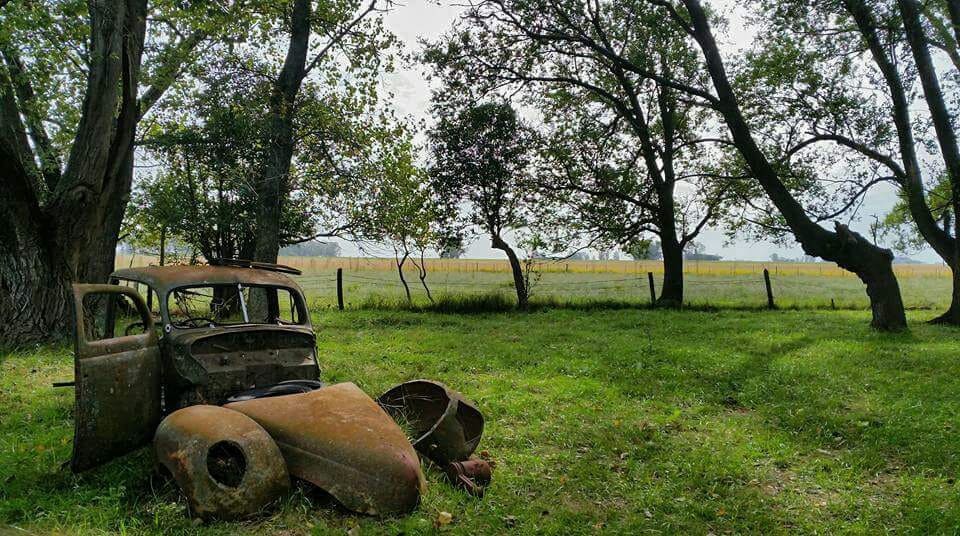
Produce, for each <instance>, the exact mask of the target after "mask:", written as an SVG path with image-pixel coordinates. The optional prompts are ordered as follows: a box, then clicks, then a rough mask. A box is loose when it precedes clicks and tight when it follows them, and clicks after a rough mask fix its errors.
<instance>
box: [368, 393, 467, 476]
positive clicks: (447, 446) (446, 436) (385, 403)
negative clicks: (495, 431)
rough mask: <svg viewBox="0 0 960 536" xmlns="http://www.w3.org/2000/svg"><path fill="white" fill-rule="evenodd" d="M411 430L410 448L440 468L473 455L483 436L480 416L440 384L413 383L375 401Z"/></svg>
mask: <svg viewBox="0 0 960 536" xmlns="http://www.w3.org/2000/svg"><path fill="white" fill-rule="evenodd" d="M377 403H378V404H380V406H381V407H383V409H384V410H385V411H386V412H387V413H389V414H390V416H391V417H393V418H394V419H395V420H397V421H398V422H401V423H405V424H406V425H407V426H408V427H409V428H410V430H411V433H412V437H413V446H414V448H416V449H417V450H418V451H420V452H421V453H422V454H423V455H424V456H427V457H428V458H430V459H431V460H433V461H434V462H436V463H437V464H439V465H440V466H441V467H445V466H446V465H447V464H449V463H451V462H455V461H463V460H466V459H468V458H469V457H470V455H471V454H473V451H474V450H476V449H477V445H478V444H479V443H480V437H481V436H482V435H483V414H481V413H480V411H479V410H478V409H477V408H476V407H475V406H474V405H473V404H472V403H470V402H469V401H468V400H467V399H465V398H464V397H463V395H461V394H460V393H458V392H456V391H454V390H452V389H450V388H448V387H447V386H445V385H443V384H442V383H440V382H435V381H431V380H413V381H409V382H406V383H402V384H400V385H398V386H396V387H393V388H392V389H390V390H388V391H387V392H386V393H384V394H382V395H380V397H379V398H378V399H377Z"/></svg>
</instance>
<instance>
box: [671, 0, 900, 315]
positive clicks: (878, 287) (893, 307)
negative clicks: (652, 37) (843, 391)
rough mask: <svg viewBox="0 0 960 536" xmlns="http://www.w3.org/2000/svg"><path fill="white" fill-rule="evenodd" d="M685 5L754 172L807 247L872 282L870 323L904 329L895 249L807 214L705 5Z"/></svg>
mask: <svg viewBox="0 0 960 536" xmlns="http://www.w3.org/2000/svg"><path fill="white" fill-rule="evenodd" d="M683 4H684V6H686V8H687V12H688V13H689V14H690V17H691V24H692V26H691V28H690V29H691V31H692V34H693V37H694V39H696V41H697V43H698V44H699V46H700V49H701V51H702V52H703V55H704V59H705V61H706V65H707V70H708V72H709V75H710V78H711V80H712V81H713V85H714V88H715V89H716V92H717V98H718V102H717V109H718V111H719V112H720V114H721V115H722V116H723V119H724V122H725V123H726V124H727V128H728V129H729V130H730V134H731V136H732V137H733V141H734V144H735V145H736V147H737V149H738V150H739V152H740V153H741V155H742V156H743V158H744V160H745V162H746V163H747V165H748V166H749V168H750V171H751V173H752V174H753V176H754V177H755V178H756V180H757V181H758V182H759V183H760V185H761V187H763V189H764V191H765V192H766V194H767V196H768V197H769V198H770V200H771V201H772V202H773V204H774V205H775V206H776V207H777V209H778V210H779V211H780V213H781V214H782V215H783V217H784V219H785V220H786V222H787V225H788V226H789V227H790V230H791V231H792V232H793V234H794V236H795V237H796V239H797V241H798V242H799V243H800V245H801V246H802V247H803V250H804V252H806V253H807V254H808V255H813V256H816V257H821V258H823V259H826V260H829V261H833V262H835V263H837V264H838V265H839V266H840V267H841V268H844V269H846V270H849V271H851V272H853V273H855V274H857V276H858V277H859V278H860V280H861V281H863V282H864V283H865V284H866V286H867V295H868V296H869V298H870V306H871V310H872V312H873V320H872V322H871V325H872V326H873V327H874V328H876V329H878V330H884V331H900V330H903V329H905V328H906V325H907V320H906V314H905V312H904V308H903V300H902V298H901V295H900V287H899V285H898V283H897V279H896V276H895V275H894V273H893V253H892V252H891V251H890V250H888V249H883V248H880V247H877V246H875V245H874V244H872V243H870V242H869V241H868V240H867V239H865V238H864V237H863V236H861V235H859V234H858V233H855V232H853V231H851V230H850V229H848V228H847V227H846V226H843V225H841V224H839V223H838V224H836V226H835V227H836V230H835V232H830V231H828V230H826V229H824V228H823V227H821V226H820V225H818V224H817V223H816V222H814V221H812V220H811V219H810V218H809V217H808V216H807V214H806V212H805V211H804V209H803V207H802V206H801V205H800V203H799V202H798V201H797V200H796V198H794V197H793V195H792V194H791V193H790V191H789V190H788V189H787V187H786V186H785V185H784V183H783V182H782V181H781V180H780V177H779V175H778V174H777V171H776V170H775V169H774V167H773V165H772V164H771V163H770V162H769V161H768V160H767V158H766V156H765V155H764V154H763V152H762V150H761V149H760V147H759V146H758V145H757V143H756V141H755V140H754V138H753V134H752V132H751V129H750V126H749V124H748V123H747V121H746V119H745V118H744V116H743V113H742V111H741V109H740V105H739V102H738V100H737V97H736V94H735V92H734V90H733V87H732V86H731V84H730V81H729V79H728V78H727V72H726V68H725V67H724V65H723V60H722V58H721V56H720V50H719V48H718V46H717V43H716V40H715V39H714V37H713V33H712V30H711V29H710V24H709V22H708V19H707V14H706V12H705V11H704V9H703V6H702V5H701V3H700V1H699V0H683Z"/></svg>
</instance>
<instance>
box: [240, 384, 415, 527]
mask: <svg viewBox="0 0 960 536" xmlns="http://www.w3.org/2000/svg"><path fill="white" fill-rule="evenodd" d="M225 407H227V408H230V409H232V410H236V411H238V412H241V413H244V414H246V415H248V416H249V417H250V418H252V419H253V420H255V421H257V423H259V424H260V425H261V426H262V427H263V428H264V429H265V430H267V432H269V433H270V435H271V436H272V437H273V439H274V440H275V441H276V442H277V444H278V445H279V446H280V451H281V452H282V453H283V456H284V458H285V460H286V462H287V467H288V468H289V470H290V474H291V475H292V476H295V477H298V478H301V479H303V480H306V481H308V482H310V483H312V484H314V485H316V486H317V487H319V488H321V489H323V490H324V491H326V492H327V493H329V494H330V495H332V496H333V497H334V498H335V499H337V500H338V501H339V502H340V503H341V504H343V506H345V507H346V508H348V509H350V510H353V511H356V512H361V513H365V514H371V515H392V514H400V513H405V512H409V511H410V510H412V509H414V508H415V507H416V506H417V504H418V502H419V500H420V494H421V493H422V492H423V491H424V490H425V487H426V483H425V480H424V477H423V472H422V471H421V469H420V460H419V458H418V457H417V454H416V452H415V451H414V449H413V447H412V446H411V445H410V442H409V440H408V439H407V437H406V436H405V435H404V433H403V430H401V429H400V427H399V426H398V425H397V423H395V422H394V421H393V420H392V419H391V418H390V417H389V416H388V415H387V414H386V413H384V411H383V410H382V409H381V408H380V407H379V406H378V405H377V403H376V402H374V400H373V399H371V398H370V397H369V396H367V395H366V394H365V393H364V392H363V391H361V390H360V389H359V388H358V387H357V386H356V385H354V384H352V383H341V384H337V385H331V386H328V387H323V388H321V389H317V390H316V391H312V392H310V393H304V394H294V395H287V396H278V397H271V398H261V399H255V400H246V401H242V402H234V403H232V404H228V405H227V406H225Z"/></svg>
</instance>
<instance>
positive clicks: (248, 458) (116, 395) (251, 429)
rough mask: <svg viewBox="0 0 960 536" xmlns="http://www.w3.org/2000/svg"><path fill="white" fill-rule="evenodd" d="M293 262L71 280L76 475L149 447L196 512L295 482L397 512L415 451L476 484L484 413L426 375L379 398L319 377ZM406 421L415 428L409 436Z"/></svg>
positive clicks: (231, 509) (410, 504)
mask: <svg viewBox="0 0 960 536" xmlns="http://www.w3.org/2000/svg"><path fill="white" fill-rule="evenodd" d="M297 273H298V272H297V271H296V270H294V269H292V268H288V267H284V266H281V265H265V264H259V263H251V262H247V261H218V262H214V263H211V264H210V265H205V266H163V267H160V266H150V267H144V268H129V269H122V270H117V271H115V272H114V273H113V274H111V276H110V281H109V283H108V284H102V285H87V284H83V285H81V284H78V285H75V286H74V307H75V312H76V314H75V315H74V317H75V319H76V326H75V329H76V337H75V354H76V358H75V379H74V385H75V388H76V407H75V433H74V443H73V456H72V459H71V462H70V465H71V468H72V469H73V470H74V471H75V472H80V471H84V470H87V469H90V468H93V467H96V466H99V465H101V464H103V463H106V462H108V461H110V460H112V459H114V458H116V457H118V456H121V455H123V454H126V453H128V452H130V451H133V450H135V449H137V448H139V447H141V446H143V445H146V444H148V443H150V442H151V441H152V442H153V444H154V449H155V452H156V456H157V462H158V466H160V467H162V468H163V469H165V470H166V471H167V472H169V474H170V475H171V476H172V477H173V479H174V480H175V481H176V483H177V485H178V487H179V488H180V489H181V490H182V492H183V494H184V495H185V497H186V500H187V504H188V507H189V512H190V514H191V515H193V516H196V517H199V518H205V519H211V518H214V519H234V518H241V517H245V516H249V515H251V514H254V513H256V512H258V511H260V510H261V509H263V508H264V507H265V506H267V505H268V504H270V503H271V502H273V501H274V500H275V499H276V498H278V497H279V496H280V495H282V494H283V493H284V492H285V491H286V490H287V489H289V488H290V485H291V478H296V479H298V480H300V481H304V482H307V483H310V484H312V485H315V486H317V487H319V488H320V489H322V490H324V491H325V492H327V493H328V494H330V495H331V496H332V497H333V498H335V499H336V500H337V501H338V502H339V503H340V504H342V505H343V506H344V507H346V508H348V509H350V510H353V511H356V512H361V513H366V514H371V515H395V514H400V513H403V512H408V511H410V510H412V509H413V508H415V507H416V505H417V504H418V502H419V498H420V496H421V494H422V493H423V490H424V489H425V485H426V481H425V478H424V473H423V471H422V468H421V461H420V458H419V457H418V454H417V453H418V452H419V453H420V454H421V455H423V456H424V457H425V458H427V459H428V460H430V463H433V464H435V465H436V466H437V467H438V468H439V469H440V470H441V471H443V473H444V474H446V475H447V477H448V479H449V480H450V482H451V483H453V484H454V485H456V486H458V487H461V488H463V489H464V490H466V491H467V492H469V493H472V494H474V495H480V494H482V492H483V489H484V486H485V485H486V484H487V483H489V480H490V465H489V464H488V463H487V462H486V461H484V460H480V459H476V458H472V457H471V455H472V454H473V452H474V451H475V449H476V448H477V444H478V443H479V441H480V437H481V434H482V432H483V416H482V415H481V414H480V412H479V411H478V410H477V409H476V407H474V406H473V405H472V404H471V403H470V402H468V401H467V400H466V399H465V398H463V396H462V395H460V394H459V393H456V392H455V391H452V390H450V389H448V388H447V387H446V386H444V385H442V384H440V383H436V382H432V381H426V380H416V381H412V382H407V383H404V384H401V385H398V386H397V387H394V388H392V389H390V390H388V391H387V392H386V393H385V394H384V395H383V396H381V397H380V398H379V399H378V400H374V399H372V398H371V397H370V396H368V395H367V394H365V393H364V392H363V391H361V390H360V389H359V388H358V387H357V386H356V385H354V384H352V383H340V384H336V385H324V384H323V383H321V382H320V368H319V363H318V359H317V347H316V338H315V335H314V332H313V328H312V326H311V324H310V316H309V314H308V311H307V304H306V301H305V299H304V295H303V292H302V290H301V289H300V287H299V286H298V285H297V283H296V282H295V281H294V280H293V279H292V278H291V277H289V275H288V274H297ZM398 423H402V424H403V425H404V426H405V427H407V428H408V431H409V433H410V434H411V435H412V438H408V437H407V435H406V433H405V431H404V429H403V428H401V426H400V424H398Z"/></svg>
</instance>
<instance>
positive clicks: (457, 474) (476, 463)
mask: <svg viewBox="0 0 960 536" xmlns="http://www.w3.org/2000/svg"><path fill="white" fill-rule="evenodd" d="M444 473H446V475H447V479H448V480H449V481H450V483H451V484H453V485H454V486H457V487H458V488H461V489H463V490H464V491H466V492H467V493H469V494H470V495H474V496H477V497H482V496H483V492H484V489H485V488H486V486H487V485H489V484H490V478H491V477H492V473H493V470H492V468H491V467H490V463H489V462H487V461H486V460H481V459H478V458H470V459H469V460H466V461H462V462H450V464H449V465H447V466H446V468H444Z"/></svg>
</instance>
